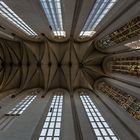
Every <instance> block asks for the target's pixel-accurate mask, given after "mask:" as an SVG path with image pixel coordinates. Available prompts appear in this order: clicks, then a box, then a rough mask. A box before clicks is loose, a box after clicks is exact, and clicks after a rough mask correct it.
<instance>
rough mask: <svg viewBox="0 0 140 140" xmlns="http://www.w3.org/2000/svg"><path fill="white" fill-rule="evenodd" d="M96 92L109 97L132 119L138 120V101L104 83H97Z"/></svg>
mask: <svg viewBox="0 0 140 140" xmlns="http://www.w3.org/2000/svg"><path fill="white" fill-rule="evenodd" d="M98 90H99V91H101V92H102V93H104V94H106V95H107V96H109V97H110V98H111V99H112V100H114V101H115V102H116V103H117V104H119V105H120V106H121V107H122V108H123V109H124V110H126V111H127V112H128V113H129V114H130V115H131V116H132V117H133V118H135V119H136V120H140V100H138V99H136V98H135V97H134V96H131V95H129V94H127V93H126V92H124V91H122V90H120V89H118V88H116V87H113V86H112V85H110V84H108V83H107V82H104V81H103V82H101V83H99V85H98Z"/></svg>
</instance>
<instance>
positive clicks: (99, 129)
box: [80, 94, 118, 140]
mask: <svg viewBox="0 0 140 140" xmlns="http://www.w3.org/2000/svg"><path fill="white" fill-rule="evenodd" d="M80 99H81V101H82V104H83V106H84V109H85V111H86V114H87V116H88V119H89V121H90V124H91V126H92V128H93V130H94V132H95V135H96V137H97V140H118V138H117V137H116V135H115V134H114V132H113V131H112V129H111V128H110V126H109V125H108V123H107V122H106V121H105V119H104V117H103V116H102V115H101V113H100V112H99V110H98V109H97V108H96V106H95V104H94V103H93V101H92V100H91V99H90V97H89V96H88V95H87V94H82V95H80Z"/></svg>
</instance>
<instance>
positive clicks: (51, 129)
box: [39, 93, 63, 140]
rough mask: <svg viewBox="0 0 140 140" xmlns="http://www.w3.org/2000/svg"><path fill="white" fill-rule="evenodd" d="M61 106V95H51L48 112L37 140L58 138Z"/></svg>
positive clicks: (56, 139)
mask: <svg viewBox="0 0 140 140" xmlns="http://www.w3.org/2000/svg"><path fill="white" fill-rule="evenodd" d="M62 108H63V95H62V94H61V93H60V94H55V95H54V96H53V99H52V102H51V105H50V108H49V112H48V114H47V117H46V119H45V122H44V125H43V128H42V131H41V133H40V137H39V140H59V139H60V130H61V119H62Z"/></svg>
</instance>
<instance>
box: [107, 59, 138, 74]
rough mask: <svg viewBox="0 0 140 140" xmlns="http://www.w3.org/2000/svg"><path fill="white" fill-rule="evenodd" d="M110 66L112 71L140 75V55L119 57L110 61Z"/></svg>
mask: <svg viewBox="0 0 140 140" xmlns="http://www.w3.org/2000/svg"><path fill="white" fill-rule="evenodd" d="M109 68H110V71H111V72H112V73H121V74H129V75H132V76H139V75H140V57H139V56H133V57H125V58H124V57H123V58H121V57H117V58H112V59H111V61H110V62H109Z"/></svg>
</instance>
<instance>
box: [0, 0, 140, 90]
mask: <svg viewBox="0 0 140 140" xmlns="http://www.w3.org/2000/svg"><path fill="white" fill-rule="evenodd" d="M3 1H4V2H5V3H6V4H7V5H8V6H9V7H10V8H11V9H12V10H13V11H14V12H15V13H17V14H18V16H19V17H20V18H22V19H23V20H24V21H25V22H26V23H27V24H28V25H29V26H30V27H31V28H32V29H33V30H34V31H35V32H36V33H37V34H38V36H37V37H35V38H30V37H28V36H27V35H26V34H25V33H23V32H22V31H21V30H19V29H18V28H17V27H16V26H15V25H13V24H11V23H10V22H7V20H6V19H4V18H3V17H0V25H1V26H0V31H2V32H4V33H6V34H9V35H10V36H11V34H12V35H13V40H12V39H9V38H7V37H6V36H5V35H4V34H0V37H1V39H0V64H1V65H0V91H1V92H3V91H6V90H10V89H19V90H20V91H22V90H24V89H30V88H43V89H45V91H49V90H51V89H54V88H65V89H67V90H69V91H72V90H74V89H77V88H81V87H82V88H88V89H92V88H93V85H94V82H95V80H96V79H98V78H100V77H102V76H105V74H104V72H103V70H102V62H103V60H104V57H106V56H107V54H105V53H101V52H100V51H98V50H97V49H96V47H95V41H96V40H99V39H100V38H101V37H102V36H104V35H106V34H108V33H109V32H111V31H112V30H114V29H115V28H118V26H120V25H122V24H124V23H126V21H128V20H129V19H130V18H132V17H134V16H135V15H137V14H138V13H139V11H140V10H138V9H139V6H140V2H138V0H129V1H128V0H123V1H122V0H118V1H119V2H118V3H117V4H116V6H115V7H113V8H112V9H111V11H110V12H109V13H108V14H107V16H106V17H105V18H104V19H103V20H102V21H101V23H100V24H99V25H98V26H97V28H96V34H95V35H93V37H91V38H85V39H80V38H79V33H80V31H81V30H82V28H83V26H84V24H85V22H86V20H87V17H88V15H89V14H90V11H91V9H92V7H93V6H94V4H95V0H62V15H63V24H64V30H65V31H66V37H65V38H56V37H54V36H52V31H51V30H50V28H49V23H48V20H47V17H46V15H45V13H44V11H43V9H42V7H41V4H40V1H39V0H22V1H21V0H3ZM132 10H133V12H131V11H132ZM126 15H127V16H126ZM128 15H129V16H128ZM3 38H5V39H3Z"/></svg>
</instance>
